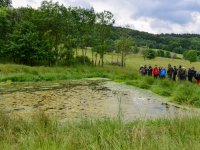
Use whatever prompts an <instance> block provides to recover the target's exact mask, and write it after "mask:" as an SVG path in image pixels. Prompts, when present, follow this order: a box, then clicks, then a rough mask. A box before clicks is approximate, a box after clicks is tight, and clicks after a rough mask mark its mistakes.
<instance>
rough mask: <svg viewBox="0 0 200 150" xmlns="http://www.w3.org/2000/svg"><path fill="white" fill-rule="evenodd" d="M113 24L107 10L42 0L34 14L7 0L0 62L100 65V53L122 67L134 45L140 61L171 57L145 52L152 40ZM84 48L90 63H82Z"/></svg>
mask: <svg viewBox="0 0 200 150" xmlns="http://www.w3.org/2000/svg"><path fill="white" fill-rule="evenodd" d="M114 22H115V20H114V19H113V14H112V13H111V12H109V11H103V12H100V13H96V12H95V11H94V9H93V8H91V9H83V8H70V7H69V8H67V7H65V6H64V5H60V4H59V3H54V2H52V1H43V2H42V3H41V6H40V7H39V8H38V9H33V8H31V7H23V8H17V9H16V8H12V7H11V1H10V0H0V59H1V61H2V60H3V61H7V62H14V63H20V64H26V65H49V66H52V65H72V64H75V63H81V64H93V65H101V66H103V65H104V60H105V58H104V56H105V54H106V53H107V52H112V53H117V63H118V58H120V63H119V64H120V65H121V66H122V67H125V65H126V59H127V55H128V54H129V53H138V52H140V48H138V47H137V45H138V46H139V47H144V45H145V47H144V48H145V51H144V50H142V53H143V56H144V58H149V59H153V58H155V57H156V56H159V57H168V58H170V57H171V54H170V52H169V51H168V52H164V51H162V50H159V51H157V52H155V51H154V50H150V49H152V48H153V47H154V46H151V44H152V42H150V41H152V40H155V41H157V42H158V41H159V39H158V38H157V36H158V35H152V34H148V33H145V32H139V31H137V32H136V31H134V30H131V29H128V28H118V27H113V24H114ZM135 33H137V34H135ZM160 36H161V35H160ZM160 36H158V37H159V38H161V37H160ZM168 37H170V36H168ZM177 38H179V37H177ZM195 38H196V39H198V38H199V37H198V36H196V37H195ZM161 39H162V38H161ZM160 42H166V41H165V40H164V41H163V40H160ZM186 43H187V42H186ZM88 48H91V51H92V60H90V59H88V58H87V50H88ZM172 48H174V47H172ZM79 51H81V56H79V55H78V52H79ZM172 51H173V50H172ZM196 54H197V55H198V52H197V53H196ZM185 56H186V55H185ZM187 56H188V55H187ZM173 58H175V56H174V57H173ZM184 58H186V57H184ZM187 58H188V57H187Z"/></svg>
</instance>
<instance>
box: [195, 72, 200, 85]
mask: <svg viewBox="0 0 200 150" xmlns="http://www.w3.org/2000/svg"><path fill="white" fill-rule="evenodd" d="M194 78H195V79H196V80H197V84H200V72H196V74H195V76H194Z"/></svg>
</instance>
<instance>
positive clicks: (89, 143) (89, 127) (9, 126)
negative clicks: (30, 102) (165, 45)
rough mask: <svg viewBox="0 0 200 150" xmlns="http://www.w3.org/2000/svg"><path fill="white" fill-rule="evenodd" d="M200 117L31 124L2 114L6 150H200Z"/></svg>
mask: <svg viewBox="0 0 200 150" xmlns="http://www.w3.org/2000/svg"><path fill="white" fill-rule="evenodd" d="M199 124H200V118H199V117H193V118H182V119H178V118H176V119H173V120H168V119H158V120H147V121H139V120H137V121H133V122H126V123H125V122H122V121H120V120H119V119H104V120H89V119H88V120H85V119H81V120H79V121H75V120H74V121H68V122H65V123H62V124H61V123H59V122H58V121H56V120H53V119H49V118H48V117H46V116H45V115H43V114H38V115H36V116H34V117H33V118H31V119H30V120H29V121H25V120H22V119H15V118H10V117H8V116H5V115H3V114H2V113H1V114H0V132H1V134H0V145H1V149H3V150H12V149H13V150H14V149H22V150H23V149H28V150H35V149H44V150H47V149H48V150H51V149H52V150H56V149H58V150H62V149H63V150H65V149H69V150H77V149H83V150H88V149H94V150H102V149H104V150H109V149H113V150H129V149H130V150H134V149H135V150H138V149H141V150H142V149H152V150H160V149H163V150H165V149H166V150H167V149H180V150H182V149H185V150H187V149H188V150H190V149H194V150H195V149H200V144H199V141H200V136H199V135H200V126H199Z"/></svg>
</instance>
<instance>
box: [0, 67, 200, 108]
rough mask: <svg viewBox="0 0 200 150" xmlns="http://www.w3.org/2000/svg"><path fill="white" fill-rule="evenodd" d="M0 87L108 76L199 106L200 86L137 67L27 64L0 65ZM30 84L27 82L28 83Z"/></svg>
mask: <svg viewBox="0 0 200 150" xmlns="http://www.w3.org/2000/svg"><path fill="white" fill-rule="evenodd" d="M0 70H1V71H0V82H3V84H2V83H0V85H1V87H7V88H12V86H13V85H14V83H15V84H18V83H16V82H25V83H26V82H32V83H29V84H28V85H30V86H31V84H35V83H37V82H38V83H41V82H42V81H49V82H59V81H61V80H72V79H82V78H94V77H101V78H109V79H111V80H113V81H117V82H123V83H126V84H128V85H134V86H137V87H140V88H143V89H148V90H151V91H153V92H154V93H156V94H158V95H161V96H165V97H168V98H169V100H171V101H174V102H176V103H179V104H183V105H191V106H195V107H200V96H199V95H200V87H199V85H197V84H195V83H189V82H188V81H186V82H179V81H177V82H173V81H169V80H168V79H165V80H160V79H157V80H155V79H153V78H151V77H142V76H140V75H138V73H136V72H137V71H136V70H134V69H133V70H130V68H128V67H127V68H124V69H122V68H120V67H113V66H105V67H104V68H101V67H87V66H77V67H28V66H23V65H9V64H8V65H0ZM25 85H26V86H27V84H25Z"/></svg>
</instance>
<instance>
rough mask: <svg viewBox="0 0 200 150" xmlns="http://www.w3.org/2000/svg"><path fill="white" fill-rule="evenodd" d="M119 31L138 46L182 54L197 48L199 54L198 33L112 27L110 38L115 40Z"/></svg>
mask: <svg viewBox="0 0 200 150" xmlns="http://www.w3.org/2000/svg"><path fill="white" fill-rule="evenodd" d="M121 33H126V34H127V35H129V36H131V37H132V38H133V39H134V41H135V43H136V44H137V45H138V46H148V47H150V48H152V49H162V50H166V51H170V52H175V53H179V54H182V53H183V52H184V51H185V50H191V49H193V50H197V51H198V55H200V35H199V34H151V33H147V32H141V31H137V30H133V29H128V28H122V27H113V36H112V39H113V40H116V39H118V38H119V37H120V35H121Z"/></svg>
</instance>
